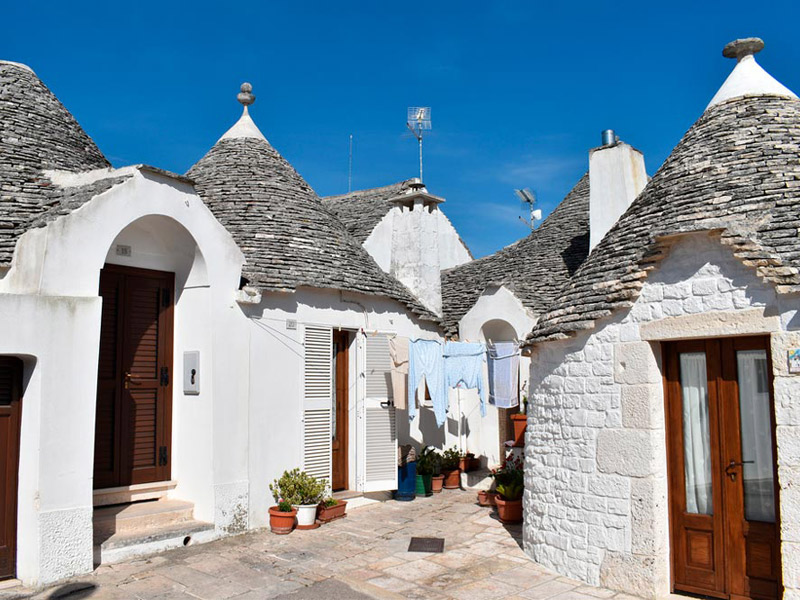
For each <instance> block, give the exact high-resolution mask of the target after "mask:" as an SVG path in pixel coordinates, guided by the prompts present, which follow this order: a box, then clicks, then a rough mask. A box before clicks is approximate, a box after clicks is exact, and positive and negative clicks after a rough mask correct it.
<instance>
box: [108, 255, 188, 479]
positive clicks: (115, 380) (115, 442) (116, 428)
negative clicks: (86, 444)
mask: <svg viewBox="0 0 800 600" xmlns="http://www.w3.org/2000/svg"><path fill="white" fill-rule="evenodd" d="M173 290H174V275H173V274H172V273H165V272H161V271H150V270H145V269H133V268H130V267H120V266H117V265H106V266H105V267H104V268H103V270H102V271H101V273H100V295H101V296H102V297H103V312H102V323H101V330H100V356H99V363H98V385H97V412H96V422H95V469H94V470H95V477H94V487H95V488H108V487H117V486H126V485H133V484H137V483H149V482H154V481H164V480H168V479H169V478H170V450H171V447H170V443H171V438H172V423H171V421H172V402H171V399H172V377H171V375H172V374H171V373H170V369H171V365H172V311H173V301H172V297H173Z"/></svg>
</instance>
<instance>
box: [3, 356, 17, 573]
mask: <svg viewBox="0 0 800 600" xmlns="http://www.w3.org/2000/svg"><path fill="white" fill-rule="evenodd" d="M21 412H22V361H20V360H19V359H18V358H12V357H5V356H3V357H0V452H2V459H1V460H0V498H2V506H0V579H9V578H11V577H14V576H15V569H16V558H17V551H16V547H17V473H18V471H19V426H20V416H21Z"/></svg>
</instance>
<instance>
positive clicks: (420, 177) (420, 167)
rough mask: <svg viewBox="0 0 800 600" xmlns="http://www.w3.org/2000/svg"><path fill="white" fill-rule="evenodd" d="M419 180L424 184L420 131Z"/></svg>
mask: <svg viewBox="0 0 800 600" xmlns="http://www.w3.org/2000/svg"><path fill="white" fill-rule="evenodd" d="M419 180H420V182H422V183H425V180H424V179H422V131H420V132H419Z"/></svg>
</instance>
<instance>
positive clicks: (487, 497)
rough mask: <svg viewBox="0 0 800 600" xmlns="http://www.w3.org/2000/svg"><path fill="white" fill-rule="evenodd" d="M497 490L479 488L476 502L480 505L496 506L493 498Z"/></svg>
mask: <svg viewBox="0 0 800 600" xmlns="http://www.w3.org/2000/svg"><path fill="white" fill-rule="evenodd" d="M496 498H497V492H495V491H492V490H479V491H478V504H479V505H480V506H497V504H496V503H495V500H496Z"/></svg>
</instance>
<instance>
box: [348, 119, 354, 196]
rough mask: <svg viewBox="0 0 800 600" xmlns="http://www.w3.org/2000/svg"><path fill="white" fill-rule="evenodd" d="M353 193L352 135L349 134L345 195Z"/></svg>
mask: <svg viewBox="0 0 800 600" xmlns="http://www.w3.org/2000/svg"><path fill="white" fill-rule="evenodd" d="M352 191H353V134H352V133H351V134H350V162H349V164H348V167H347V193H348V194H349V193H350V192H352Z"/></svg>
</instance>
